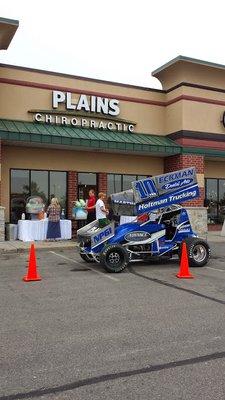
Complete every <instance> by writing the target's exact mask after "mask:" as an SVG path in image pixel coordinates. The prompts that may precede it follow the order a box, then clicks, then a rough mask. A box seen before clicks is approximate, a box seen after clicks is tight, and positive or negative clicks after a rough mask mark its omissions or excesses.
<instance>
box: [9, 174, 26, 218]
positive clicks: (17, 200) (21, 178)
mask: <svg viewBox="0 0 225 400" xmlns="http://www.w3.org/2000/svg"><path fill="white" fill-rule="evenodd" d="M29 193H30V192H29V171H27V170H12V171H11V211H10V214H11V221H12V223H16V222H17V221H18V219H20V218H21V215H22V213H24V212H25V206H26V200H27V198H28V197H29Z"/></svg>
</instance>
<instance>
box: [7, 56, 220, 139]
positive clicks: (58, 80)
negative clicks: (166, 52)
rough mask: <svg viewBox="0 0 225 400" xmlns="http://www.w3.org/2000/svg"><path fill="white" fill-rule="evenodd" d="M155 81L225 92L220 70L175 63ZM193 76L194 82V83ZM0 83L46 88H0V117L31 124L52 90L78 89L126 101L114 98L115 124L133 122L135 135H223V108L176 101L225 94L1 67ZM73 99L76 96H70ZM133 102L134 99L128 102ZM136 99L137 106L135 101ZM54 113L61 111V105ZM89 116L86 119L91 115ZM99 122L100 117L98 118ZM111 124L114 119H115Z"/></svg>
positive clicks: (47, 103)
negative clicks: (0, 80)
mask: <svg viewBox="0 0 225 400" xmlns="http://www.w3.org/2000/svg"><path fill="white" fill-rule="evenodd" d="M160 74H161V75H160V76H159V77H160V79H161V80H162V81H163V84H164V88H167V87H171V86H173V85H174V84H177V83H180V82H183V81H185V82H195V83H198V84H204V85H207V84H210V85H211V86H212V85H213V83H214V86H215V85H217V87H221V88H223V87H225V84H224V82H225V71H222V70H217V69H215V68H208V67H202V66H200V65H195V64H193V65H192V64H191V63H184V62H183V63H178V64H176V65H173V66H171V67H169V68H168V69H167V70H165V71H162V72H161V73H160ZM196 77H197V78H196ZM0 78H3V79H10V80H17V81H20V82H23V83H24V84H25V85H30V84H32V83H34V84H40V85H50V88H49V89H44V88H34V87H29V86H23V85H22V86H20V85H16V84H8V83H0V118H6V119H7V118H8V119H18V120H25V121H32V120H33V115H32V114H29V113H28V111H29V110H32V109H36V110H39V109H40V110H49V112H50V111H51V110H52V90H53V89H60V88H61V90H62V91H70V90H81V91H82V93H88V92H93V93H99V95H102V96H105V97H107V96H111V95H113V96H115V98H117V97H118V98H119V96H124V97H126V99H127V100H123V99H119V101H120V115H119V116H118V117H117V118H118V119H120V118H121V119H124V120H129V121H134V122H136V127H135V132H137V133H138V132H140V133H148V134H156V135H167V134H169V133H172V132H176V131H179V130H182V129H184V130H193V131H200V132H201V131H202V132H211V133H222V134H224V133H225V128H224V127H223V125H222V124H221V117H222V114H223V111H224V110H225V105H217V104H207V103H204V102H200V101H193V100H194V99H193V100H192V101H190V100H181V99H180V100H179V98H180V96H185V95H186V96H192V97H199V98H201V99H203V100H204V99H209V100H212V101H224V102H225V93H221V92H217V91H210V90H203V89H200V88H191V87H185V86H183V87H180V88H177V89H176V90H174V91H171V92H169V93H164V92H163V91H161V92H154V91H152V90H144V89H141V88H138V87H136V88H135V87H129V86H127V87H126V86H123V85H121V86H118V85H114V84H113V83H106V82H100V81H96V80H89V81H87V80H84V79H82V78H76V77H70V76H63V75H60V74H58V75H55V74H51V73H47V72H46V73H44V72H37V71H30V70H22V69H17V68H10V67H7V68H3V67H1V66H0ZM72 97H73V100H74V101H75V100H76V99H78V97H79V94H77V93H73V95H72ZM131 99H133V100H131ZM174 99H178V101H176V102H175V103H173V104H168V105H167V106H163V105H155V104H146V103H144V102H160V104H165V105H166V104H167V102H171V101H173V100H174ZM135 100H136V101H135ZM59 110H62V111H63V110H65V105H61V106H60V108H59ZM90 116H91V115H90ZM102 119H104V118H102ZM115 121H116V118H115Z"/></svg>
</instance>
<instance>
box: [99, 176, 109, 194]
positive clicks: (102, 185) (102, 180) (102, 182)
mask: <svg viewBox="0 0 225 400" xmlns="http://www.w3.org/2000/svg"><path fill="white" fill-rule="evenodd" d="M107 186H108V185H107V174H106V173H105V172H99V174H98V192H104V193H106V194H107V189H108V187H107Z"/></svg>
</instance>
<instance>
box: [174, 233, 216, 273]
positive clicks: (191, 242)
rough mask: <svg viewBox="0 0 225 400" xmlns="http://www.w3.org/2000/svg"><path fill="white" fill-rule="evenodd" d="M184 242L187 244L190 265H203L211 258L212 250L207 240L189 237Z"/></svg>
mask: <svg viewBox="0 0 225 400" xmlns="http://www.w3.org/2000/svg"><path fill="white" fill-rule="evenodd" d="M184 242H185V243H186V245H187V253H188V259H189V265H190V267H203V266H204V265H205V264H207V262H208V261H209V259H210V255H211V250H210V247H209V245H208V243H207V242H206V241H205V240H203V239H199V238H187V239H185V240H184ZM181 245H182V243H181ZM179 253H180V254H179V257H181V251H180V252H179Z"/></svg>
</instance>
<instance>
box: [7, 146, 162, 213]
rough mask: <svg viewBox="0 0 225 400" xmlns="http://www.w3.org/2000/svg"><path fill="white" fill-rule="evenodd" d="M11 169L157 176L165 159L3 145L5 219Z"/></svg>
mask: <svg viewBox="0 0 225 400" xmlns="http://www.w3.org/2000/svg"><path fill="white" fill-rule="evenodd" d="M10 168H24V169H42V170H61V171H80V172H109V173H110V172H111V173H120V174H132V175H133V174H134V175H157V174H161V173H163V159H162V158H159V157H149V156H138V155H137V156H134V155H132V156H131V155H125V154H112V153H110V154H107V153H90V152H79V151H70V150H57V149H51V150H49V149H41V148H25V147H15V146H3V148H2V187H3V188H4V190H3V191H2V204H1V205H2V206H4V207H6V220H8V218H9V193H10V188H9V182H10Z"/></svg>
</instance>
